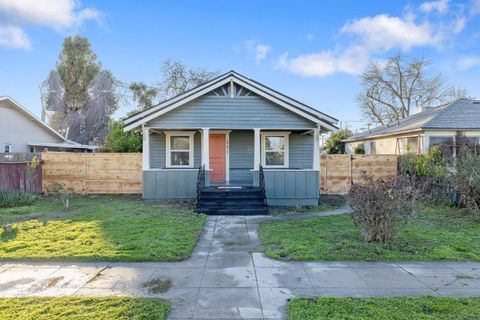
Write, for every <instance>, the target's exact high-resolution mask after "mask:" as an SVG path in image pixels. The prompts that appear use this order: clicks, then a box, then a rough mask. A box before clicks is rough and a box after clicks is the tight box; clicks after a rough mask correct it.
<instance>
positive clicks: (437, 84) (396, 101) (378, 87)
mask: <svg viewBox="0 0 480 320" xmlns="http://www.w3.org/2000/svg"><path fill="white" fill-rule="evenodd" d="M428 65H429V63H428V61H426V60H425V59H412V60H407V59H406V58H405V57H403V56H401V55H397V56H394V57H391V58H389V59H388V60H387V61H386V63H384V64H382V63H379V62H372V63H371V64H370V66H369V67H368V69H367V70H366V71H365V72H364V73H363V74H362V75H361V76H360V79H361V84H362V87H363V89H362V91H361V92H360V93H358V94H357V96H356V100H357V101H358V103H359V104H360V107H361V109H362V112H363V114H364V116H365V118H366V119H368V120H370V121H373V122H374V123H377V124H380V125H385V124H387V123H391V122H396V121H398V120H400V119H403V118H405V117H408V116H409V115H411V114H412V113H413V112H414V111H415V110H419V109H421V108H424V107H438V106H443V105H446V104H448V103H450V102H452V101H453V100H455V99H457V98H460V97H464V96H465V95H466V91H465V90H458V89H456V88H455V87H454V86H450V85H447V82H446V80H445V78H444V77H443V76H442V75H441V74H438V75H435V76H433V77H428V75H427V72H426V71H427V67H428Z"/></svg>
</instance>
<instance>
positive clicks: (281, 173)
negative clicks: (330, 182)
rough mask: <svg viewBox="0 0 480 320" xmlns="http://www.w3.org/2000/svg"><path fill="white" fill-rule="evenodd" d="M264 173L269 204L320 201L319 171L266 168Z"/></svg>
mask: <svg viewBox="0 0 480 320" xmlns="http://www.w3.org/2000/svg"><path fill="white" fill-rule="evenodd" d="M264 174H265V189H266V193H267V202H268V204H269V205H295V204H312V203H313V204H315V202H317V203H318V197H319V185H318V184H319V172H318V171H313V170H298V171H297V170H264Z"/></svg>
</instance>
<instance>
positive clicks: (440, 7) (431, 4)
mask: <svg viewBox="0 0 480 320" xmlns="http://www.w3.org/2000/svg"><path fill="white" fill-rule="evenodd" d="M448 2H449V0H438V1H428V2H424V3H422V4H421V5H420V10H421V11H423V12H425V13H430V12H434V11H437V12H438V13H440V14H442V13H445V12H446V11H447V10H448Z"/></svg>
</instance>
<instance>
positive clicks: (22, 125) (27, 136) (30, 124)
mask: <svg viewBox="0 0 480 320" xmlns="http://www.w3.org/2000/svg"><path fill="white" fill-rule="evenodd" d="M45 149H48V150H49V151H70V152H93V151H95V150H96V149H97V147H96V146H90V145H83V144H78V143H76V142H73V141H70V140H67V139H66V138H64V137H63V136H62V135H60V134H59V133H58V132H56V131H55V130H54V129H53V128H52V127H50V126H49V125H47V124H46V123H44V122H42V121H41V120H40V119H38V118H37V117H36V116H35V115H33V114H32V113H31V112H30V111H28V110H27V109H26V108H24V107H23V106H21V105H20V104H19V103H18V102H16V101H15V100H13V99H12V98H10V97H2V96H0V153H10V152H21V153H25V152H42V151H44V150H45Z"/></svg>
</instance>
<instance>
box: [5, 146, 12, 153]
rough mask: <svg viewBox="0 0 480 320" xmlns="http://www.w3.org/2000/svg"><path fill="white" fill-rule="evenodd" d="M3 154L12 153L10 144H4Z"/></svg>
mask: <svg viewBox="0 0 480 320" xmlns="http://www.w3.org/2000/svg"><path fill="white" fill-rule="evenodd" d="M4 151H5V153H10V152H12V145H11V144H5V149H4Z"/></svg>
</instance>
